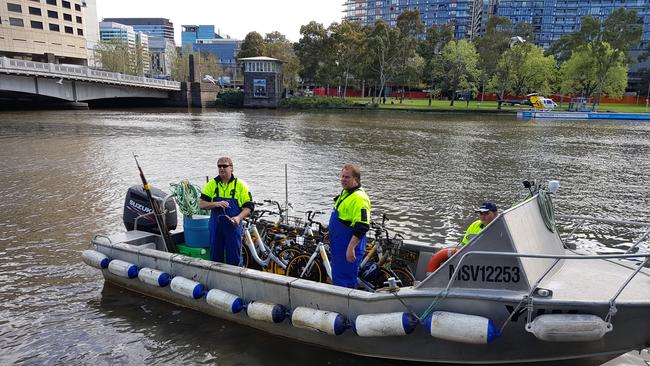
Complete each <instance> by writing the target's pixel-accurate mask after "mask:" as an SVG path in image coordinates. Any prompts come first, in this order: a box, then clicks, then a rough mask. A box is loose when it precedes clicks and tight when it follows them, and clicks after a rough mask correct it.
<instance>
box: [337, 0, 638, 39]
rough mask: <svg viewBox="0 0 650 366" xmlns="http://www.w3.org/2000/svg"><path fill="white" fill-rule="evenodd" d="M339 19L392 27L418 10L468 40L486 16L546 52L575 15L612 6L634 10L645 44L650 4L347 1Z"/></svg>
mask: <svg viewBox="0 0 650 366" xmlns="http://www.w3.org/2000/svg"><path fill="white" fill-rule="evenodd" d="M343 6H344V7H345V11H344V12H345V15H344V19H346V20H351V21H356V22H359V23H361V24H363V25H371V24H374V23H375V22H376V21H377V20H380V19H382V20H384V21H386V22H387V23H388V24H390V25H391V26H395V25H396V22H397V17H398V16H399V14H400V13H402V12H403V11H405V10H416V9H417V10H419V11H420V18H421V20H422V23H423V24H424V25H425V27H427V28H428V27H430V26H431V25H433V24H452V25H454V36H455V38H456V39H460V38H473V37H475V36H477V35H480V34H482V33H483V32H485V25H486V24H487V19H488V18H489V17H490V16H491V15H497V16H502V17H506V18H509V19H510V20H511V21H512V23H513V24H516V23H529V24H532V25H533V30H534V37H535V43H536V44H538V45H540V46H542V47H544V48H548V47H549V46H550V45H551V43H553V42H554V41H556V40H558V39H560V37H561V36H563V35H565V34H570V33H574V32H576V31H578V30H579V29H580V20H581V17H583V16H585V15H591V16H594V17H597V18H600V19H605V18H606V17H607V16H608V15H609V14H611V13H612V12H613V11H614V10H616V9H618V8H625V9H628V10H636V12H637V13H638V14H639V16H640V17H641V18H642V19H643V24H644V25H643V36H642V38H641V40H642V44H641V45H640V47H639V49H642V48H645V47H647V45H649V44H650V1H648V0H499V1H497V0H348V1H346V2H345V3H344V5H343Z"/></svg>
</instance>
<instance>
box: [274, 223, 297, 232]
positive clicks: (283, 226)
mask: <svg viewBox="0 0 650 366" xmlns="http://www.w3.org/2000/svg"><path fill="white" fill-rule="evenodd" d="M278 226H279V227H280V229H282V230H284V231H294V230H296V227H295V226H293V225H289V224H280V225H278Z"/></svg>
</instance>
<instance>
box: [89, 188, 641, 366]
mask: <svg viewBox="0 0 650 366" xmlns="http://www.w3.org/2000/svg"><path fill="white" fill-rule="evenodd" d="M553 187H555V185H551V184H549V185H548V187H546V186H545V187H540V186H538V188H536V189H531V188H530V187H529V189H531V190H530V195H529V197H528V198H527V199H525V200H523V201H522V202H520V203H518V204H515V205H514V206H513V207H511V208H509V209H507V210H505V211H504V212H502V213H500V214H499V216H498V217H497V218H496V219H495V220H494V221H492V222H491V223H490V224H488V225H487V226H486V227H485V228H484V230H483V231H482V232H481V233H480V234H478V235H477V236H475V237H474V238H472V240H471V241H470V242H469V243H468V244H467V245H466V246H464V247H462V248H461V250H459V251H457V252H456V253H455V254H453V255H452V256H451V258H449V259H448V260H447V261H446V262H444V263H442V264H441V265H440V266H439V267H438V268H437V269H435V270H434V271H433V272H432V273H429V274H427V273H426V267H427V265H428V263H429V261H430V260H431V258H432V256H434V255H435V253H436V251H438V250H439V249H441V248H440V247H435V246H423V245H415V244H405V245H411V247H410V249H412V250H415V251H417V254H418V256H417V260H416V261H415V262H414V263H413V272H414V273H415V274H416V279H417V282H416V283H415V284H414V285H413V286H410V287H402V288H399V287H396V286H393V285H390V284H389V286H387V287H386V288H384V289H380V290H377V291H375V292H368V291H363V290H358V289H349V288H343V287H337V286H333V285H330V284H327V283H320V282H313V281H308V280H304V279H297V278H292V277H287V276H282V275H279V274H274V273H269V272H263V271H258V270H255V269H249V268H242V267H237V266H232V265H228V264H223V263H215V262H211V261H209V260H204V259H200V258H192V257H188V256H185V255H181V254H178V253H170V252H167V251H166V246H165V243H164V241H163V237H162V236H161V235H158V234H155V233H151V232H147V231H143V230H139V229H138V227H137V225H136V226H135V227H133V230H130V231H125V232H122V233H118V234H115V235H111V236H106V235H96V236H95V237H94V238H93V239H92V240H90V247H89V248H88V249H87V250H85V251H84V252H83V253H82V258H83V261H84V262H85V263H87V264H89V265H90V266H92V267H95V268H97V269H99V270H100V271H101V274H102V275H103V277H104V280H105V282H106V283H109V284H113V285H117V286H119V287H122V288H125V289H127V290H130V291H133V292H137V293H141V294H145V295H147V296H150V297H153V298H157V299H160V300H163V301H167V302H170V303H173V304H176V305H179V306H183V307H187V308H190V309H194V310H197V311H200V312H202V313H204V314H206V316H213V317H217V318H221V319H225V320H228V321H232V322H234V323H238V324H242V325H245V326H248V327H252V328H256V329H259V330H262V331H264V332H268V333H269V334H272V335H275V336H281V337H286V338H289V339H293V340H296V341H300V342H305V343H310V344H313V345H317V346H320V347H325V348H329V349H333V350H336V351H340V352H346V353H351V354H356V355H362V356H371V357H378V358H385V359H394V360H409V361H422V362H443V363H468V364H478V363H480V364H490V363H491V364H502V363H527V362H542V361H561V360H569V362H572V361H574V360H578V359H599V360H603V359H605V360H606V359H611V358H614V357H616V356H618V355H621V354H623V353H626V352H628V351H630V350H637V349H643V348H645V347H648V344H649V342H650V317H649V316H648V314H650V291H648V289H649V288H650V271H648V269H647V268H645V264H647V262H648V258H650V255H649V254H639V253H632V252H633V250H631V249H632V248H630V250H629V251H628V252H626V253H624V254H609V255H578V254H575V253H574V252H572V251H570V250H568V249H567V248H566V247H565V245H564V243H563V240H562V238H561V237H560V234H559V232H558V230H557V229H556V225H555V222H554V219H555V217H554V213H553V206H552V200H551V197H552V195H553V191H554V188H553ZM649 233H650V230H649V231H648V232H646V236H647V235H648V234H649ZM170 238H171V240H172V241H174V242H175V243H176V244H178V243H182V242H183V240H184V234H183V231H181V230H178V231H174V232H172V233H171V236H170ZM636 244H638V243H636ZM631 259H635V261H633V260H631ZM389 282H390V281H389Z"/></svg>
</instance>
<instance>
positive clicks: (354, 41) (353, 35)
mask: <svg viewBox="0 0 650 366" xmlns="http://www.w3.org/2000/svg"><path fill="white" fill-rule="evenodd" d="M329 31H330V32H331V34H332V36H331V40H332V46H331V47H332V48H333V49H334V50H335V54H336V56H335V58H336V60H335V63H336V64H337V67H338V71H339V73H340V74H341V76H342V78H343V84H344V86H343V97H344V98H345V97H346V95H347V89H348V80H349V79H350V75H351V74H354V75H357V76H359V75H361V74H362V73H363V63H362V62H361V60H362V58H363V55H364V54H367V52H366V43H367V38H366V33H365V32H364V31H363V29H361V27H360V26H359V24H358V23H353V22H348V21H343V22H342V23H341V24H337V23H333V24H332V25H331V26H330V27H329Z"/></svg>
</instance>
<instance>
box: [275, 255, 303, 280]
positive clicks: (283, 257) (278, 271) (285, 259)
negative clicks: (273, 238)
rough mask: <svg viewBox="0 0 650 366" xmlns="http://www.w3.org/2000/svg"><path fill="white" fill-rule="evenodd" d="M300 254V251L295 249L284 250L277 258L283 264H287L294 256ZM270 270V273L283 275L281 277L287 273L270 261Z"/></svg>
mask: <svg viewBox="0 0 650 366" xmlns="http://www.w3.org/2000/svg"><path fill="white" fill-rule="evenodd" d="M301 253H302V251H300V250H298V249H296V248H284V249H282V250H281V251H280V252H279V253H278V255H277V257H278V258H280V260H282V261H283V262H284V263H286V264H288V263H289V262H291V260H292V259H293V258H294V257H295V256H297V255H299V254H301ZM270 268H271V272H272V273H275V274H279V275H283V276H284V275H286V274H287V271H286V270H285V269H284V268H282V267H281V266H280V265H279V264H277V263H275V261H271V267H270Z"/></svg>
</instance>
